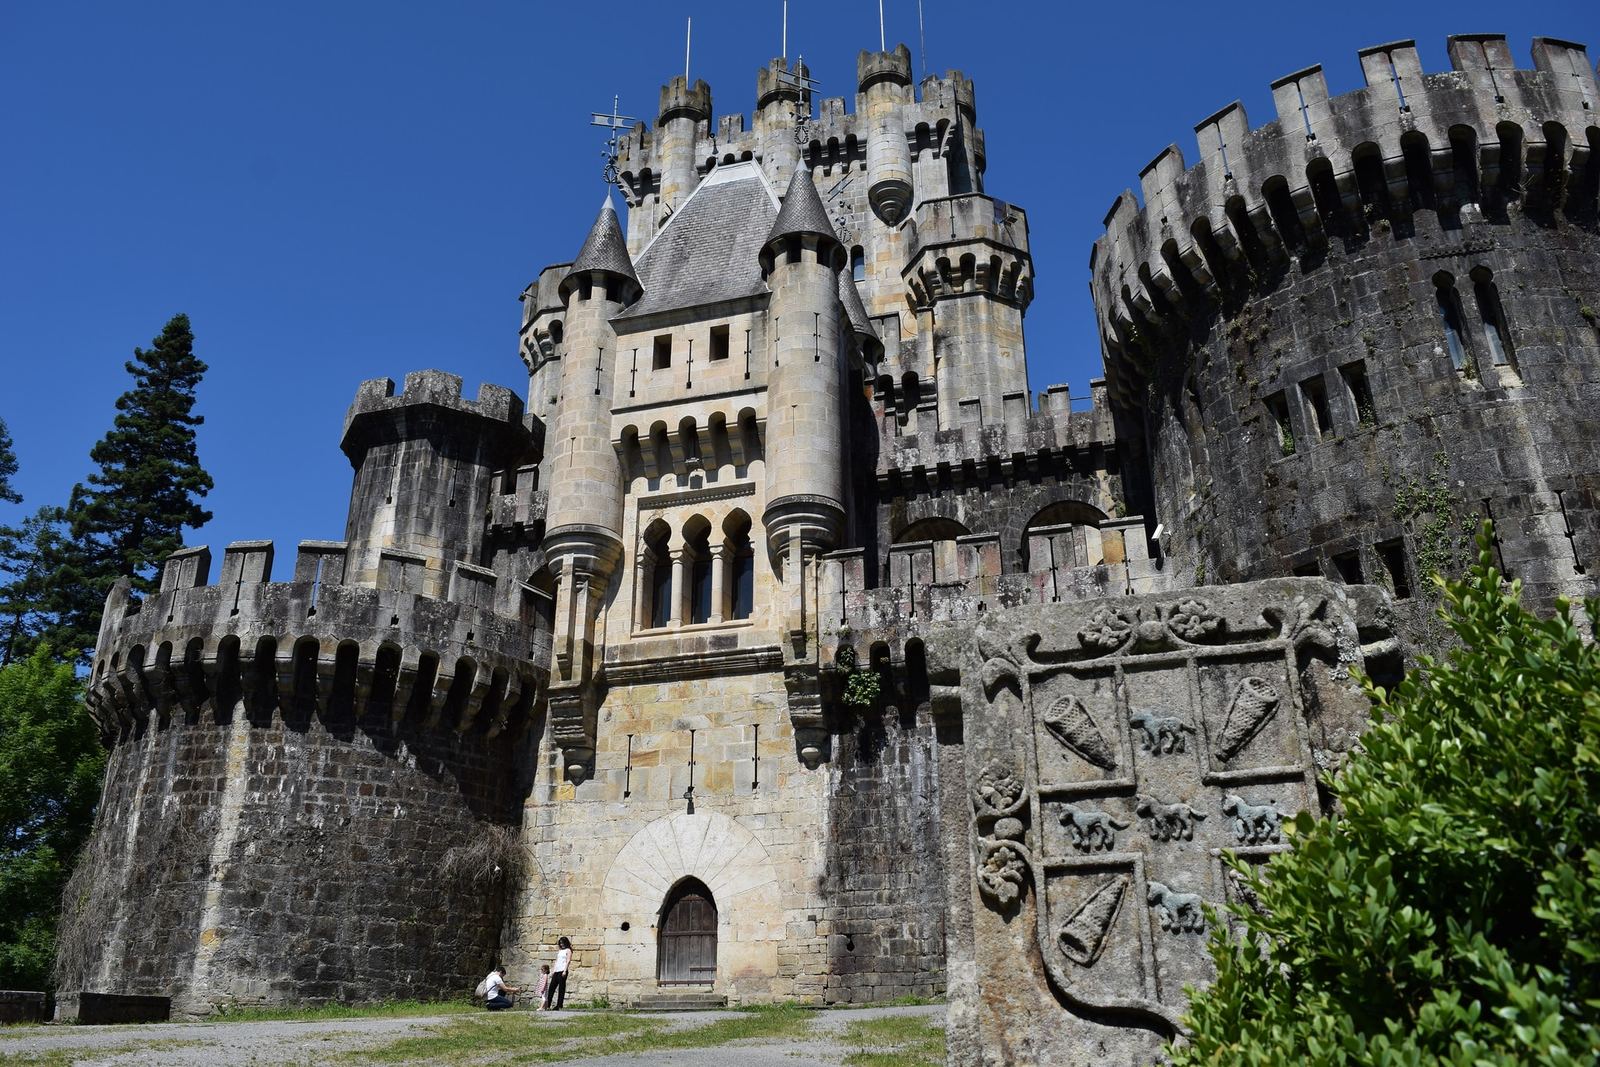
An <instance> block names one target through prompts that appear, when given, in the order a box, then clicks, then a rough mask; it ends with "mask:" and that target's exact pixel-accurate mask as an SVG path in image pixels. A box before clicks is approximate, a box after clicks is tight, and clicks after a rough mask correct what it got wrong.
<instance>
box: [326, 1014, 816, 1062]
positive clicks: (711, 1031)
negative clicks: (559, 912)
mask: <svg viewBox="0 0 1600 1067" xmlns="http://www.w3.org/2000/svg"><path fill="white" fill-rule="evenodd" d="M812 1018H813V1013H812V1012H811V1011H809V1010H807V1009H806V1008H801V1007H796V1006H793V1005H778V1006H775V1007H762V1008H752V1009H750V1010H749V1011H743V1012H740V1013H739V1014H738V1015H737V1016H736V1017H733V1018H727V1019H718V1020H716V1021H714V1022H709V1023H704V1024H702V1025H699V1026H690V1027H684V1028H681V1029H673V1028H670V1027H669V1025H668V1022H667V1020H666V1019H664V1018H659V1017H651V1016H646V1017H640V1016H629V1015H619V1014H617V1013H615V1012H585V1013H584V1014H582V1015H567V1016H548V1017H546V1016H539V1015H533V1014H530V1013H526V1012H502V1013H500V1014H498V1015H475V1016H473V1017H471V1018H468V1019H459V1020H454V1021H452V1022H449V1023H446V1024H444V1025H442V1026H436V1027H433V1028H432V1029H431V1030H430V1031H429V1032H428V1033H426V1034H421V1035H417V1036H412V1037H403V1038H398V1039H396V1040H394V1041H391V1042H388V1043H387V1044H383V1045H379V1046H377V1047H374V1048H370V1049H363V1050H361V1051H359V1052H351V1053H347V1054H346V1055H345V1056H344V1059H345V1060H346V1061H347V1062H353V1063H441V1064H461V1063H471V1062H477V1061H481V1060H483V1059H485V1058H492V1060H493V1062H495V1063H497V1064H498V1063H506V1064H517V1063H559V1062H561V1061H563V1060H569V1059H574V1058H576V1057H578V1056H609V1055H617V1054H620V1053H628V1052H652V1051H658V1050H661V1049H695V1048H712V1047H714V1046H717V1045H724V1044H727V1043H729V1042H731V1041H741V1040H745V1039H749V1038H767V1039H772V1038H787V1037H801V1036H804V1035H805V1034H808V1033H809V1032H810V1031H811V1021H812Z"/></svg>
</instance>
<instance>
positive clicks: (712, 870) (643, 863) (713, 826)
mask: <svg viewBox="0 0 1600 1067" xmlns="http://www.w3.org/2000/svg"><path fill="white" fill-rule="evenodd" d="M684 878H697V879H699V880H700V881H702V882H704V883H705V886H706V888H707V889H709V890H710V891H711V893H712V895H713V896H714V897H715V898H716V901H717V915H718V926H719V927H720V928H722V929H723V930H725V931H726V933H727V937H728V940H731V941H735V942H738V941H757V940H781V939H782V937H783V934H784V926H783V916H782V911H781V901H780V899H779V893H778V875H777V872H776V870H774V868H773V865H772V858H771V857H770V856H769V855H768V854H767V850H766V846H764V845H762V843H761V842H760V841H759V840H757V839H756V836H755V835H754V834H752V833H751V832H750V831H749V830H747V829H745V828H744V827H743V826H741V825H740V824H739V823H738V822H736V821H735V820H733V819H731V818H729V817H728V816H726V815H723V814H720V813H718V812H703V813H700V814H696V815H688V814H684V813H680V814H677V815H666V816H662V817H661V818H659V819H656V820H655V821H653V822H651V823H648V824H647V825H646V826H644V827H643V828H642V829H641V830H639V832H638V833H636V834H634V835H633V837H632V838H630V839H629V840H628V843H627V844H626V845H624V846H622V850H621V851H620V852H618V853H617V856H616V859H614V860H612V861H611V867H610V869H609V870H608V871H607V872H606V880H605V884H604V887H603V888H602V890H601V896H600V903H601V907H602V909H603V910H604V911H605V912H606V913H607V914H608V915H609V916H622V917H631V918H629V919H628V921H630V922H631V923H633V924H635V925H634V929H635V930H638V929H639V927H640V926H643V927H645V928H648V927H649V926H651V925H652V924H653V923H654V921H655V918H656V916H657V915H659V913H660V911H661V906H662V903H663V901H665V900H666V898H667V894H668V893H670V892H671V891H672V887H673V886H674V885H676V884H678V883H679V882H680V881H682V880H683V879H684Z"/></svg>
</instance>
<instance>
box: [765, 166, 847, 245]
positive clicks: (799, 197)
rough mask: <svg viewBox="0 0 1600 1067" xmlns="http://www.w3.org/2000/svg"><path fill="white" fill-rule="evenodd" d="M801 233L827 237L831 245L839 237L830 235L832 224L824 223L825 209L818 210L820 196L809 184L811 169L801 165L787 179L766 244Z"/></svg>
mask: <svg viewBox="0 0 1600 1067" xmlns="http://www.w3.org/2000/svg"><path fill="white" fill-rule="evenodd" d="M802 233H809V234H815V235H816V236H818V237H827V238H830V239H831V240H833V241H834V242H835V243H837V242H838V240H839V235H838V234H836V233H834V231H833V223H831V222H829V221H828V209H827V208H825V207H823V206H822V196H821V195H820V194H819V193H818V192H817V187H816V185H815V183H813V182H812V180H811V168H810V167H808V166H806V165H805V164H804V163H800V164H798V165H797V166H796V167H795V168H794V177H792V178H790V179H789V191H788V192H787V193H785V194H784V195H783V207H782V208H781V209H780V210H779V211H778V217H777V218H776V219H774V220H773V223H772V230H771V231H770V232H769V233H768V234H767V243H768V244H771V243H772V242H773V241H776V240H777V239H778V238H780V237H792V236H794V235H796V234H802Z"/></svg>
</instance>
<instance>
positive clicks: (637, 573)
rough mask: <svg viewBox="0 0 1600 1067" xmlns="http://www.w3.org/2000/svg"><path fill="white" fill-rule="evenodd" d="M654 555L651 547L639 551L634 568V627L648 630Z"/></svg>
mask: <svg viewBox="0 0 1600 1067" xmlns="http://www.w3.org/2000/svg"><path fill="white" fill-rule="evenodd" d="M653 564H654V556H653V555H652V554H651V552H650V549H648V548H645V549H644V550H643V551H641V552H640V553H639V558H638V560H637V561H636V562H635V564H634V568H633V628H634V629H635V630H647V629H649V628H650V593H651V590H652V588H653V587H654V583H653V582H651V580H650V579H651V577H652V575H651V573H650V572H651V569H652V567H653Z"/></svg>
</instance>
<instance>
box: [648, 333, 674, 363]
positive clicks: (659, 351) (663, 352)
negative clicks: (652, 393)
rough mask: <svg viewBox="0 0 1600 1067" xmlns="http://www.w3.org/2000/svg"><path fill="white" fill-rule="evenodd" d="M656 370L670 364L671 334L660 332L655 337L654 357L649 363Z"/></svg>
mask: <svg viewBox="0 0 1600 1067" xmlns="http://www.w3.org/2000/svg"><path fill="white" fill-rule="evenodd" d="M650 365H651V366H652V367H653V368H655V369H656V370H666V369H667V368H668V367H670V366H672V335H671V334H662V335H661V336H660V337H657V338H656V344H655V359H654V362H652V363H651V364H650Z"/></svg>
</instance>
